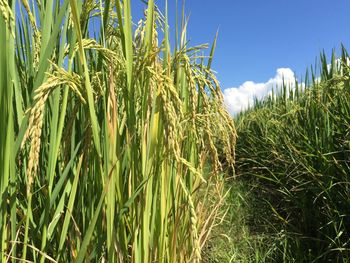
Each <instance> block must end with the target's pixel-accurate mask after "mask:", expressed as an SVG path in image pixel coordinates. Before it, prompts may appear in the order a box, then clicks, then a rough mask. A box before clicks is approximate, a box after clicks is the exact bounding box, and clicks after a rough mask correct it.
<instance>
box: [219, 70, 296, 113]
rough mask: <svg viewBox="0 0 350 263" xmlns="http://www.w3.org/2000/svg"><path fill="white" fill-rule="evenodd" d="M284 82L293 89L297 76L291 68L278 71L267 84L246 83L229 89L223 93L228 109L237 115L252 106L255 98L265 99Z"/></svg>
mask: <svg viewBox="0 0 350 263" xmlns="http://www.w3.org/2000/svg"><path fill="white" fill-rule="evenodd" d="M283 82H284V83H285V84H286V85H287V86H289V87H291V88H293V86H294V84H295V76H294V72H293V71H292V70H291V69H290V68H279V69H277V71H276V75H275V77H273V78H271V79H269V80H268V81H267V82H265V83H255V82H253V81H246V82H244V83H243V84H242V85H240V86H239V87H232V88H227V89H225V90H224V91H223V93H224V99H225V104H226V106H227V109H228V110H229V112H230V113H231V114H232V115H235V114H237V113H239V112H240V111H242V110H245V109H247V108H248V107H249V106H251V105H252V104H253V102H254V98H257V99H262V98H264V97H265V96H267V95H269V94H271V92H272V89H276V88H279V87H281V86H282V84H283Z"/></svg>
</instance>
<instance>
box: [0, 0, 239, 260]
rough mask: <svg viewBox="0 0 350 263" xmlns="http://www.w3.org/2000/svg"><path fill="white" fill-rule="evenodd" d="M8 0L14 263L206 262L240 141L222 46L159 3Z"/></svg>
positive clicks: (0, 37) (5, 103)
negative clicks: (172, 28)
mask: <svg viewBox="0 0 350 263" xmlns="http://www.w3.org/2000/svg"><path fill="white" fill-rule="evenodd" d="M145 7H146V11H145V17H144V18H143V19H142V20H141V21H139V22H138V23H134V22H133V21H132V17H131V16H132V10H131V3H130V0H123V1H119V0H118V1H110V0H105V1H102V0H101V1H94V0H85V1H82V0H78V1H74V0H60V1H58V0H56V1H54V0H46V1H40V0H35V1H34V0H22V1H15V0H0V13H1V16H0V47H1V52H0V109H1V111H0V127H1V129H0V170H1V186H0V189H1V190H0V191H1V196H2V198H1V210H0V215H1V216H0V228H1V231H0V233H1V259H0V261H1V262H17V261H21V260H22V261H23V262H155V261H158V262H198V261H200V260H201V250H202V247H203V246H204V244H205V241H206V240H207V238H208V235H209V234H210V231H211V229H212V226H213V224H214V223H215V220H216V217H217V214H218V211H219V204H218V203H211V202H210V198H208V197H209V196H212V195H215V196H216V198H218V199H219V200H220V199H222V198H224V192H223V187H222V185H223V184H222V180H221V179H220V171H221V168H222V167H221V163H220V161H219V157H218V150H217V145H222V147H223V152H224V153H225V156H226V159H227V162H228V163H229V165H230V166H232V165H233V157H234V144H235V136H236V134H235V129H234V125H233V120H232V119H231V118H230V117H229V115H228V113H227V111H226V110H225V108H224V107H223V98H222V94H221V90H220V87H219V83H218V81H217V80H216V78H215V75H214V74H213V72H212V71H211V62H212V58H213V54H214V49H215V43H216V39H215V40H214V43H213V46H212V48H211V51H210V54H209V56H208V57H204V56H202V55H201V54H202V49H203V48H206V45H202V46H196V47H190V46H189V44H188V42H187V39H186V27H187V19H186V17H185V15H184V11H182V14H181V19H179V20H181V21H180V23H179V25H176V28H178V29H177V31H178V32H179V34H178V35H179V37H178V39H177V41H176V44H175V46H174V47H173V48H172V47H171V45H170V37H169V25H168V10H167V7H166V8H165V10H164V11H165V12H164V13H165V14H164V15H163V14H162V13H161V12H160V10H158V8H157V6H156V5H155V3H154V1H153V0H149V1H148V3H147V5H146V6H145Z"/></svg>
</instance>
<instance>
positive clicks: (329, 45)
mask: <svg viewBox="0 0 350 263" xmlns="http://www.w3.org/2000/svg"><path fill="white" fill-rule="evenodd" d="M132 2H133V5H134V10H135V13H134V16H136V17H137V16H138V15H140V9H141V7H143V5H142V4H140V1H138V0H132ZM181 2H182V1H181V0H179V4H181ZM156 3H157V4H158V6H159V7H160V9H161V10H163V8H164V0H158V1H157V0H156ZM185 10H186V14H187V15H189V16H190V20H189V27H188V38H189V39H190V40H191V42H190V44H192V45H196V44H201V43H210V42H212V39H213V37H214V36H215V33H216V30H217V29H218V28H219V39H218V44H217V49H216V53H215V58H214V64H213V69H214V70H215V71H217V77H218V79H219V81H220V83H221V87H222V89H223V90H224V91H225V89H229V88H234V87H235V88H238V89H239V88H240V87H242V85H244V83H245V82H247V81H250V82H253V83H255V84H261V83H267V82H269V81H270V80H271V79H272V80H273V79H275V78H278V76H279V74H280V75H281V74H284V71H283V70H282V71H279V72H278V71H277V70H278V69H281V68H285V69H286V70H285V73H286V74H289V75H290V74H291V73H290V71H289V69H291V70H292V71H293V72H294V73H295V76H296V77H301V76H302V75H304V73H305V70H306V68H307V67H309V66H310V65H312V64H315V60H316V58H317V57H318V55H319V53H320V52H321V51H322V50H323V49H324V50H325V51H326V53H327V54H330V53H331V51H332V49H333V48H336V50H339V47H340V44H341V43H343V44H344V45H345V46H346V47H348V48H349V49H350V14H349V12H350V1H349V0H264V1H259V0H216V1H212V0H187V1H186V9H185ZM175 12H176V10H175V0H169V14H170V21H169V22H170V26H171V27H174V26H175ZM226 93H227V92H226Z"/></svg>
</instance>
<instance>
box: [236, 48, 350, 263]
mask: <svg viewBox="0 0 350 263" xmlns="http://www.w3.org/2000/svg"><path fill="white" fill-rule="evenodd" d="M348 61H349V56H348V53H347V51H346V50H345V48H343V49H342V55H341V58H340V59H338V60H337V59H336V56H335V54H333V56H332V60H331V61H330V62H328V61H327V60H326V56H325V55H324V54H322V55H321V67H320V73H319V74H317V73H316V71H312V72H311V74H310V75H308V77H307V78H306V80H304V82H305V84H306V88H305V87H303V86H301V85H298V83H296V87H295V88H288V87H286V86H284V87H282V89H281V91H280V92H279V93H275V94H274V95H273V96H270V97H268V98H266V99H265V100H262V101H257V102H256V103H255V105H254V107H252V108H251V109H249V110H248V111H246V112H243V113H242V114H240V115H239V116H238V117H237V123H238V124H237V127H238V128H237V130H238V138H239V139H238V141H237V153H236V154H237V166H236V170H237V174H238V176H240V177H241V178H242V179H243V180H245V181H246V182H248V183H249V184H250V185H251V186H254V187H255V189H256V190H255V194H256V195H257V196H259V197H260V198H261V199H263V200H265V201H264V202H265V207H266V208H267V209H266V210H265V212H262V213H260V216H259V218H260V221H259V223H258V224H254V223H252V225H255V226H256V225H257V226H258V227H259V229H260V232H261V233H266V232H267V233H283V235H284V242H282V244H280V245H279V247H280V249H279V250H280V253H279V256H278V257H276V258H275V260H276V261H277V262H319V261H322V262H326V261H332V262H347V261H348V259H349V257H350V254H349V251H350V243H349V240H350V233H349V227H350V225H349V222H350V214H349V211H350V210H349V208H350V203H349V198H348V197H349V182H350V180H349V174H350V170H349V160H350V159H349V158H350V156H349V152H350V148H349V146H350V145H349V129H350V125H349V123H350V122H349V120H350V111H349V109H350V105H349V101H350V85H349V64H348ZM316 76H320V77H319V78H318V77H316ZM264 221H265V222H270V223H272V224H273V227H272V225H270V226H269V224H266V223H265V224H264V223H263V222H264Z"/></svg>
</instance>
